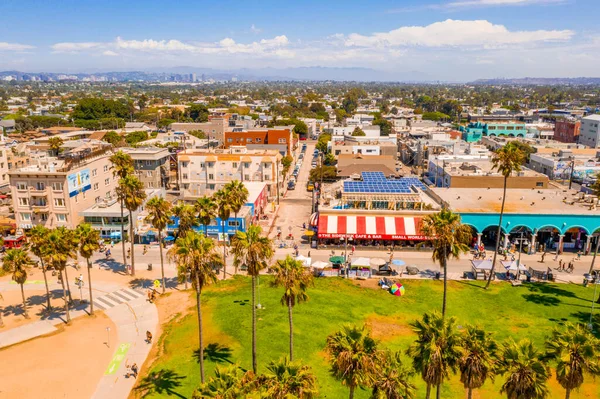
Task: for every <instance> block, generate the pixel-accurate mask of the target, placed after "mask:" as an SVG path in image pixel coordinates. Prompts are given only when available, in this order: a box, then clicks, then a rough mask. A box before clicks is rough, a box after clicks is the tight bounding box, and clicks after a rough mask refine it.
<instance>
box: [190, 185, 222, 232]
mask: <svg viewBox="0 0 600 399" xmlns="http://www.w3.org/2000/svg"><path fill="white" fill-rule="evenodd" d="M195 205H196V212H198V220H199V221H200V224H201V225H203V226H204V235H205V236H207V237H208V225H209V224H210V222H211V221H212V220H213V219H214V218H215V217H216V216H217V204H216V203H215V201H213V199H212V198H211V197H207V196H206V195H205V196H204V197H202V198H198V200H196V204H195Z"/></svg>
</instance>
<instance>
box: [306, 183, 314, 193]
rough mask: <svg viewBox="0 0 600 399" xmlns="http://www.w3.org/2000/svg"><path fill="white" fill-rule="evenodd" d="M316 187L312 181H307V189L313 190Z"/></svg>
mask: <svg viewBox="0 0 600 399" xmlns="http://www.w3.org/2000/svg"><path fill="white" fill-rule="evenodd" d="M314 189H315V184H314V183H313V182H311V181H309V182H308V183H306V191H312V190H314Z"/></svg>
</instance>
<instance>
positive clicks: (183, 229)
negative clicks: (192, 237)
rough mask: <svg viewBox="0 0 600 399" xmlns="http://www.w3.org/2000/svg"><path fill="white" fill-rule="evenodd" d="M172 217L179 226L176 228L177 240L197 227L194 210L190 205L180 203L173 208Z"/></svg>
mask: <svg viewBox="0 0 600 399" xmlns="http://www.w3.org/2000/svg"><path fill="white" fill-rule="evenodd" d="M173 216H175V217H177V218H178V220H179V224H178V227H177V238H179V237H180V236H185V235H186V234H187V232H188V231H190V230H192V229H193V228H194V227H196V226H198V219H197V218H196V210H195V209H194V207H193V206H192V205H188V204H185V203H183V202H180V203H179V204H177V205H175V206H174V207H173Z"/></svg>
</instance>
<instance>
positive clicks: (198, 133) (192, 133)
mask: <svg viewBox="0 0 600 399" xmlns="http://www.w3.org/2000/svg"><path fill="white" fill-rule="evenodd" d="M188 134H189V135H190V136H194V137H196V138H199V139H201V140H204V139H206V133H204V132H203V131H202V130H190V131H189V132H188Z"/></svg>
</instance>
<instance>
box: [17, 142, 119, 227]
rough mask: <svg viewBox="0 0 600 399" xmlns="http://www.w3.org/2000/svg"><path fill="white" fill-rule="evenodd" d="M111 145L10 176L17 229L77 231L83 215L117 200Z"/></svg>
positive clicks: (35, 165) (39, 162)
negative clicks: (95, 207)
mask: <svg viewBox="0 0 600 399" xmlns="http://www.w3.org/2000/svg"><path fill="white" fill-rule="evenodd" d="M110 148H111V147H110V145H109V144H107V143H106V146H99V147H97V148H96V149H94V150H93V151H89V152H88V151H86V152H79V151H77V150H71V151H69V152H68V153H63V154H62V155H68V158H65V159H57V158H55V157H45V158H40V159H37V160H36V162H35V163H31V164H29V165H28V166H25V167H22V168H19V169H15V170H12V171H10V172H9V173H8V175H9V182H10V189H11V192H12V201H13V209H14V212H15V220H16V224H17V229H19V230H27V229H30V228H32V227H33V226H35V225H39V224H41V225H44V226H46V227H48V228H55V227H59V226H65V227H68V228H75V227H77V225H78V224H79V223H81V222H82V221H83V217H82V216H81V214H80V213H81V212H82V211H83V210H84V209H87V208H89V207H91V206H92V205H93V204H95V203H100V202H102V201H106V200H111V199H113V198H115V197H116V193H115V188H116V186H117V179H116V178H115V177H113V175H112V171H111V169H110V166H111V163H110V161H109V157H110V156H111V155H112V150H111V149H110Z"/></svg>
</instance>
